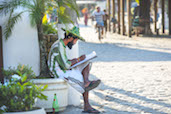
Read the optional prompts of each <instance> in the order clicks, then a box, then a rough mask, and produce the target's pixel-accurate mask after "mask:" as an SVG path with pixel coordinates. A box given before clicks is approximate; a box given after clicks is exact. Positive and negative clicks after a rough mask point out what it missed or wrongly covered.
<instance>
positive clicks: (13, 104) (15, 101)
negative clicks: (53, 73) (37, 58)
mask: <svg viewBox="0 0 171 114" xmlns="http://www.w3.org/2000/svg"><path fill="white" fill-rule="evenodd" d="M19 68H20V66H19ZM23 69H27V67H26V68H25V67H23ZM5 72H6V73H7V72H9V74H11V73H12V72H15V73H14V74H15V75H13V76H11V78H10V79H9V81H6V82H5V83H4V84H1V83H0V93H1V94H0V98H1V99H0V107H1V108H0V112H2V111H4V112H21V111H29V110H34V109H37V108H36V107H33V106H34V104H35V99H36V98H39V99H44V100H47V96H45V95H44V94H42V92H43V91H44V90H45V89H46V88H47V85H46V86H37V85H35V84H33V83H32V81H31V80H29V81H28V80H27V78H28V74H29V73H31V72H30V70H29V71H28V72H23V70H8V71H5ZM2 107H3V109H2Z"/></svg>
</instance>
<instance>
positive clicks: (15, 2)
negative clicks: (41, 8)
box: [0, 0, 29, 15]
mask: <svg viewBox="0 0 171 114" xmlns="http://www.w3.org/2000/svg"><path fill="white" fill-rule="evenodd" d="M28 1H29V0H6V1H3V2H1V3H0V13H2V14H5V15H6V14H8V13H9V12H11V10H12V9H17V8H18V7H19V6H24V4H25V3H26V2H28Z"/></svg>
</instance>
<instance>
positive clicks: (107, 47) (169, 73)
mask: <svg viewBox="0 0 171 114" xmlns="http://www.w3.org/2000/svg"><path fill="white" fill-rule="evenodd" d="M80 28H81V30H80V33H81V35H82V36H83V37H84V38H85V39H86V41H87V42H81V41H80V42H79V52H80V55H82V54H88V53H90V52H92V51H96V53H97V56H98V57H97V58H96V59H94V60H93V65H92V69H91V72H90V79H91V80H93V79H101V80H102V83H101V84H100V86H99V87H98V88H96V89H94V90H93V91H91V92H90V97H89V99H90V103H91V104H92V106H93V107H94V108H96V109H98V110H100V111H101V112H102V113H107V114H128V113H131V114H132V113H136V114H139V113H141V114H142V113H153V114H165V113H168V114H169V113H171V39H170V38H148V37H144V38H143V37H133V38H128V37H126V36H120V35H117V34H112V33H107V35H106V38H105V39H103V40H102V42H100V41H99V40H98V38H97V34H95V30H94V28H93V27H92V26H91V23H89V26H87V27H86V26H84V24H83V21H80ZM81 102H82V103H81V105H80V106H79V107H74V106H70V107H68V108H67V109H66V110H65V111H64V112H61V114H79V113H81V112H82V110H83V109H82V108H83V100H81Z"/></svg>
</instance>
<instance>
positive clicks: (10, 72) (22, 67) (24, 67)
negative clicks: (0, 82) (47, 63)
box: [3, 64, 36, 79]
mask: <svg viewBox="0 0 171 114" xmlns="http://www.w3.org/2000/svg"><path fill="white" fill-rule="evenodd" d="M25 73H27V76H28V79H33V78H36V74H35V73H34V72H33V70H32V67H29V66H28V65H21V64H19V65H18V66H17V68H11V67H9V68H8V70H4V69H3V75H4V76H5V78H7V79H11V76H12V75H14V74H17V75H21V74H25Z"/></svg>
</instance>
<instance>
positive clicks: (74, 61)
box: [71, 58, 78, 66]
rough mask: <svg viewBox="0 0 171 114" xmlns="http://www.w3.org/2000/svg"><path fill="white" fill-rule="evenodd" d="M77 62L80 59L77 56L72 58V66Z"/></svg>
mask: <svg viewBox="0 0 171 114" xmlns="http://www.w3.org/2000/svg"><path fill="white" fill-rule="evenodd" d="M77 62H78V60H77V59H76V58H75V59H72V60H71V63H72V64H71V66H72V65H74V64H76V63H77Z"/></svg>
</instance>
